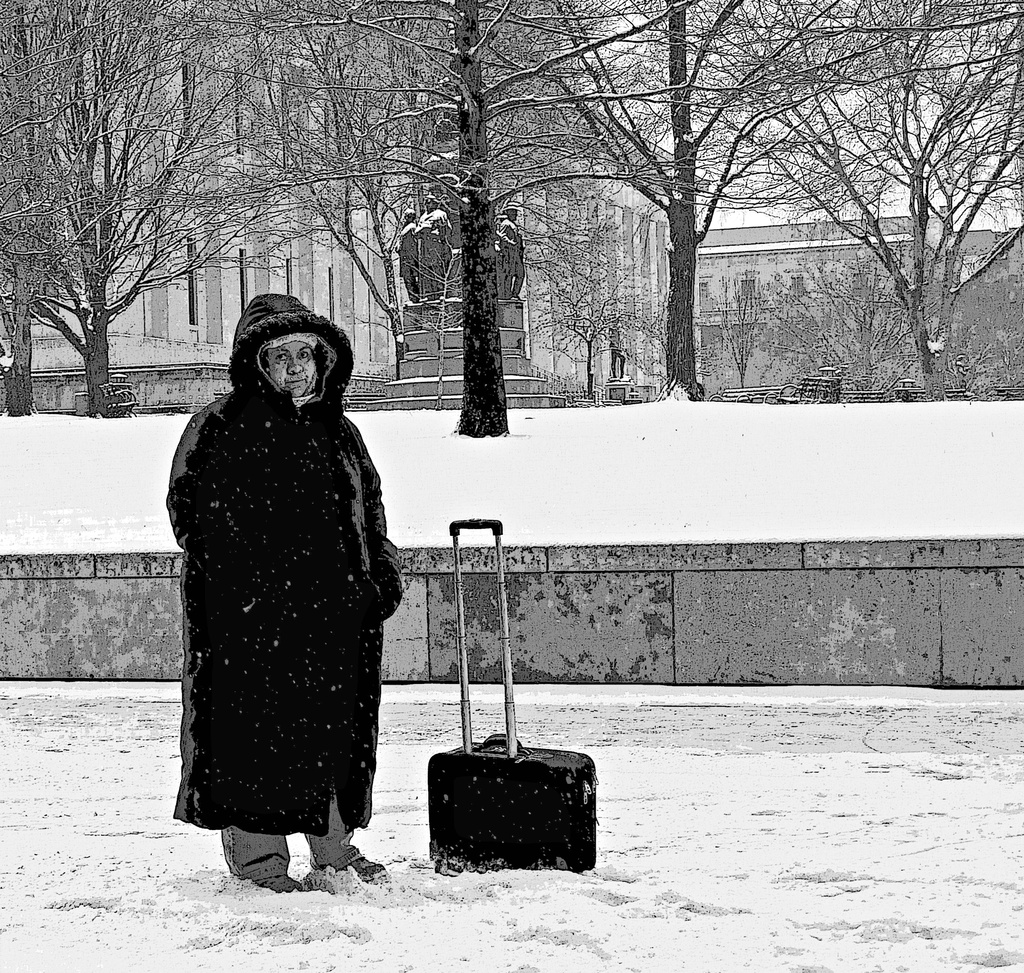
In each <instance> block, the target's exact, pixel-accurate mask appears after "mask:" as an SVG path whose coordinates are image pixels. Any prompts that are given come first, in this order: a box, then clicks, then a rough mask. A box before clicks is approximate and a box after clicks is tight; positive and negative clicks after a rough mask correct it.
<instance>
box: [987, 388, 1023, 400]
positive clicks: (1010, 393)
mask: <svg viewBox="0 0 1024 973" xmlns="http://www.w3.org/2000/svg"><path fill="white" fill-rule="evenodd" d="M992 397H993V398H995V399H998V400H999V401H1000V402H1024V386H1020V385H997V386H996V387H995V388H994V389H992Z"/></svg>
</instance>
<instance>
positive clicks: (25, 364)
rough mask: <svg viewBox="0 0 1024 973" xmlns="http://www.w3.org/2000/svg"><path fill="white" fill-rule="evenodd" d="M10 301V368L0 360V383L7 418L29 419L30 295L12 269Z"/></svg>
mask: <svg viewBox="0 0 1024 973" xmlns="http://www.w3.org/2000/svg"><path fill="white" fill-rule="evenodd" d="M12 278H13V279H12V281H11V284H12V290H13V300H12V301H11V307H10V344H11V346H10V348H7V349H0V353H2V352H3V351H6V352H7V356H8V358H9V359H10V364H9V365H8V364H6V362H5V361H3V360H0V378H2V379H3V383H4V398H5V400H6V408H7V414H8V415H9V416H30V415H32V413H33V412H34V411H35V405H34V403H33V401H32V324H31V316H30V314H29V304H30V302H31V299H32V295H31V294H30V293H29V289H28V288H27V287H26V286H25V279H24V276H23V275H22V274H21V273H19V272H18V268H17V267H15V269H14V273H13V274H12Z"/></svg>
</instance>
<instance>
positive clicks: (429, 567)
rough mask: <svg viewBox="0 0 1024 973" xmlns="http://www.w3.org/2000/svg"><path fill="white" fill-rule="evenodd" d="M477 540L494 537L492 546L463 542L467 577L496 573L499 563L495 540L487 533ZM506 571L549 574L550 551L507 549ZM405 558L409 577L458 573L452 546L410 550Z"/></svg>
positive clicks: (407, 549) (464, 567)
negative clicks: (547, 572)
mask: <svg viewBox="0 0 1024 973" xmlns="http://www.w3.org/2000/svg"><path fill="white" fill-rule="evenodd" d="M473 533H474V534H475V535H476V536H477V538H478V539H479V538H481V537H490V538H491V540H492V543H491V544H489V545H487V546H484V545H480V544H472V545H470V544H465V543H463V542H462V541H461V540H460V542H459V546H460V548H461V551H462V570H463V573H465V574H480V573H481V572H488V571H489V572H492V573H493V572H494V571H495V570H497V562H496V557H497V555H496V554H495V551H494V544H493V537H492V535H491V534H490V533H486V534H485V533H484V532H483V531H474V532H473ZM504 550H505V572H506V574H511V573H513V572H520V571H547V570H548V549H547V548H546V547H518V546H516V547H506V548H505V549H504ZM400 553H401V555H402V570H403V571H404V572H407V573H409V574H447V575H448V576H449V577H451V576H452V572H453V570H454V567H455V565H454V553H453V551H452V549H451V547H419V548H406V549H405V550H403V551H401V552H400Z"/></svg>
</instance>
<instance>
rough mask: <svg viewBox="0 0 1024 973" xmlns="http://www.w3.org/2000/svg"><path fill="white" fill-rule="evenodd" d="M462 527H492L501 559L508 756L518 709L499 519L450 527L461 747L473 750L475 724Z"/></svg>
mask: <svg viewBox="0 0 1024 973" xmlns="http://www.w3.org/2000/svg"><path fill="white" fill-rule="evenodd" d="M462 530H490V531H492V532H493V534H494V547H495V552H496V554H497V559H498V616H499V619H500V622H501V678H502V682H503V683H504V686H505V740H506V742H507V743H508V755H509V756H510V757H514V756H515V755H516V754H517V753H518V752H519V745H518V742H517V741H516V708H515V703H514V702H513V701H512V640H511V638H510V637H509V633H508V596H507V594H506V591H505V552H504V551H503V550H502V547H501V533H502V527H501V521H500V520H453V521H452V522H451V524H450V525H449V527H448V532H449V533H450V534H451V535H452V546H453V547H454V549H455V622H456V642H457V646H458V652H459V686H460V687H461V691H462V749H463V750H465V751H466V753H472V752H473V726H472V720H471V717H470V708H469V653H468V652H467V651H466V607H465V600H464V597H463V585H462V555H461V552H460V550H459V532H460V531H462Z"/></svg>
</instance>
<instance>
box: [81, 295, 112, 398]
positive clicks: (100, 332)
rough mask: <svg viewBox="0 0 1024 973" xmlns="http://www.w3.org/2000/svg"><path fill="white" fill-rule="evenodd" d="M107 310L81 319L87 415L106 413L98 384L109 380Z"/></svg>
mask: <svg viewBox="0 0 1024 973" xmlns="http://www.w3.org/2000/svg"><path fill="white" fill-rule="evenodd" d="M109 323H110V320H109V316H108V314H107V312H106V311H105V310H104V311H100V312H99V313H93V314H92V315H91V318H87V319H85V320H82V321H81V324H82V333H83V334H84V335H85V387H86V390H87V391H88V393H89V415H91V416H105V415H106V414H107V410H106V405H105V402H104V399H103V393H102V392H101V391H100V386H101V385H104V384H106V383H107V382H109V381H110V348H109V346H108V343H107V326H108V325H109Z"/></svg>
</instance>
